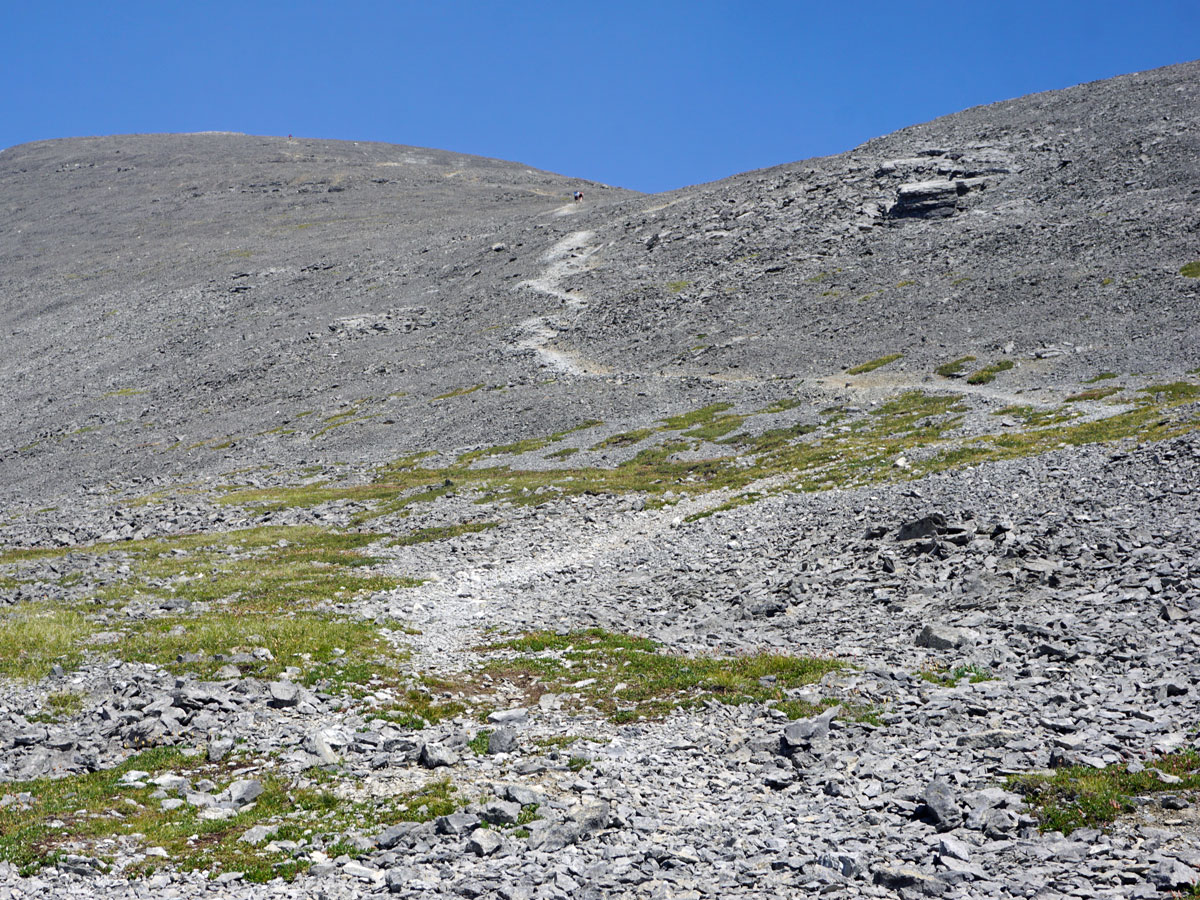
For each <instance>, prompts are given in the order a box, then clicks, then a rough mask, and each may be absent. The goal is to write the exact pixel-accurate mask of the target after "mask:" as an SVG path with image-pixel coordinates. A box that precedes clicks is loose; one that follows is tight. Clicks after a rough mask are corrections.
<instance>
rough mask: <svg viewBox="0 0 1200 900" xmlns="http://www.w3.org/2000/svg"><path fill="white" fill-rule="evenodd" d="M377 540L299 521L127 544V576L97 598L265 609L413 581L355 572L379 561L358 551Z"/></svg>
mask: <svg viewBox="0 0 1200 900" xmlns="http://www.w3.org/2000/svg"><path fill="white" fill-rule="evenodd" d="M379 539H380V535H377V534H371V533H358V532H336V531H332V530H329V529H325V528H320V527H318V526H314V525H301V526H266V527H260V528H248V529H243V530H240V531H231V532H225V533H221V534H217V535H203V534H201V535H188V536H183V537H176V538H169V539H161V540H150V541H140V542H133V543H131V544H126V545H122V546H121V549H122V550H124V551H125V552H126V553H129V554H130V555H131V556H132V557H133V565H132V570H133V571H132V576H131V578H130V579H129V580H128V581H126V582H122V583H120V584H118V585H115V586H112V587H110V588H107V589H105V591H104V592H102V593H101V596H102V597H106V598H108V599H117V598H128V597H129V596H131V595H135V594H137V593H148V594H153V595H155V596H172V597H181V598H183V599H186V600H190V601H201V602H214V601H227V602H232V603H235V604H236V606H237V608H239V609H241V610H243V611H247V610H260V611H272V610H295V609H299V608H303V607H305V606H311V605H314V604H316V603H318V602H321V601H333V600H344V599H349V598H350V597H352V596H354V595H355V594H358V593H361V592H366V591H386V590H392V589H394V588H397V587H411V586H413V585H415V584H417V583H419V582H417V581H415V580H413V579H404V578H393V577H386V576H382V575H374V574H371V573H369V572H361V573H360V572H359V571H357V570H360V569H363V568H366V567H370V566H374V565H376V564H377V563H379V562H382V560H381V559H380V558H378V557H373V556H367V555H365V554H364V553H362V552H361V551H362V548H364V547H365V546H366V545H368V544H370V543H372V542H373V541H377V540H379Z"/></svg>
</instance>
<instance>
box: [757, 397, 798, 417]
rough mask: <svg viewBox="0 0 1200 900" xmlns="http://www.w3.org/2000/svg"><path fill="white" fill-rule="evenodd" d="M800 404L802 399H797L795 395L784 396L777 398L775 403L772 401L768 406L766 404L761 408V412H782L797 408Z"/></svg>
mask: <svg viewBox="0 0 1200 900" xmlns="http://www.w3.org/2000/svg"><path fill="white" fill-rule="evenodd" d="M799 405H800V401H799V400H797V399H796V398H795V397H782V398H780V399H779V400H776V401H775V402H774V403H771V404H770V405H768V406H764V407H763V408H762V409H761V410H759V412H763V413H768V414H769V413H781V412H786V411H787V410H789V409H795V408H796V407H797V406H799Z"/></svg>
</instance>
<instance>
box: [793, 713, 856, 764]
mask: <svg viewBox="0 0 1200 900" xmlns="http://www.w3.org/2000/svg"><path fill="white" fill-rule="evenodd" d="M841 711H842V708H841V707H840V706H831V707H830V708H829V709H827V710H825V711H824V712H823V713H821V714H820V715H819V716H813V717H812V718H810V719H797V720H796V721H795V722H791V723H790V724H788V726H787V727H786V728H784V729H783V736H782V740H781V742H780V746H781V747H782V749H783V752H784V753H786V754H788V755H789V756H790V755H792V754H794V753H799V752H801V751H804V750H815V751H818V752H820V751H822V750H824V749H825V748H826V747H827V746H828V744H829V723H830V722H832V721H833V719H834V717H835V716H837V714H838V713H839V712H841Z"/></svg>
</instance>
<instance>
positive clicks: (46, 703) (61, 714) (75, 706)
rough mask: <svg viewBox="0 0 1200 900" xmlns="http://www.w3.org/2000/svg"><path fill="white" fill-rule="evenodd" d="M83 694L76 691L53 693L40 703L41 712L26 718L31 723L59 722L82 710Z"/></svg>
mask: <svg viewBox="0 0 1200 900" xmlns="http://www.w3.org/2000/svg"><path fill="white" fill-rule="evenodd" d="M83 700H84V697H83V694H80V693H77V692H76V691H54V692H53V693H50V694H47V695H46V699H45V700H43V701H42V711H41V712H39V713H33V714H32V715H30V716H28V717H27V718H28V719H29V721H31V722H61V721H63V720H64V719H69V718H71V716H73V715H75V714H76V713H78V712H79V711H80V710H81V709H83Z"/></svg>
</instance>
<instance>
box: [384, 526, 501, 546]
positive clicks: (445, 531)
mask: <svg viewBox="0 0 1200 900" xmlns="http://www.w3.org/2000/svg"><path fill="white" fill-rule="evenodd" d="M499 524H500V523H499V522H462V523H460V524H458V525H435V526H433V527H431V528H418V529H417V530H416V531H414V532H411V533H410V534H405V535H401V536H400V537H398V538H396V539H395V540H392V541H389V542H388V546H389V547H410V546H412V545H413V544H423V543H426V542H428V541H444V540H447V539H449V538H452V537H458V536H459V535H463V534H478V533H479V532H481V531H487V530H489V529H491V528H496V527H497V526H498V525H499Z"/></svg>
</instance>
